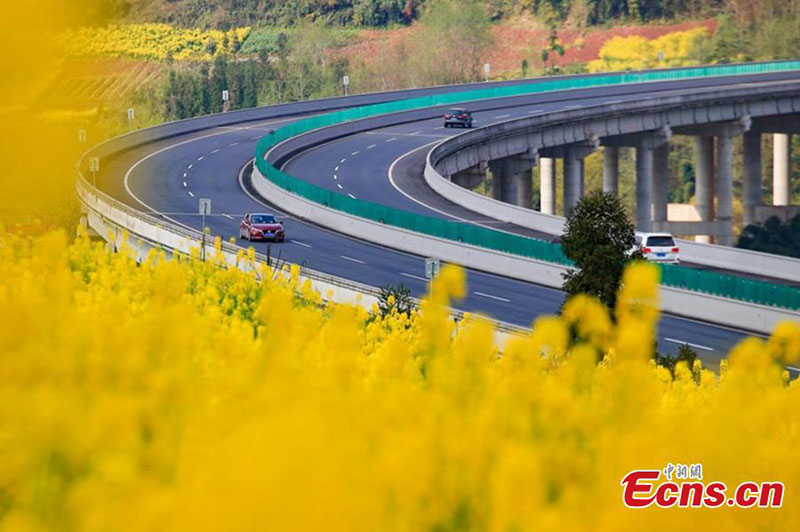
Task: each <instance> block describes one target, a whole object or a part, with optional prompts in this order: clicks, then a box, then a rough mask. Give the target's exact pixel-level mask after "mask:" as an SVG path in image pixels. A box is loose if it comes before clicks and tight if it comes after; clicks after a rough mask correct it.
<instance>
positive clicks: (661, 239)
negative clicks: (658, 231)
mask: <svg viewBox="0 0 800 532" xmlns="http://www.w3.org/2000/svg"><path fill="white" fill-rule="evenodd" d="M647 245H648V246H649V247H651V248H671V247H673V246H674V245H675V241H674V240H672V237H671V236H650V237H647Z"/></svg>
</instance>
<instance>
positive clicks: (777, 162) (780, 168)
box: [772, 133, 792, 205]
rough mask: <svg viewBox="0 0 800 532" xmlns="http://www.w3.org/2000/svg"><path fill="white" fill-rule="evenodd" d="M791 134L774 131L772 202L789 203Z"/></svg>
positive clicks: (778, 203) (777, 203)
mask: <svg viewBox="0 0 800 532" xmlns="http://www.w3.org/2000/svg"><path fill="white" fill-rule="evenodd" d="M791 145H792V137H791V135H787V134H786V133H775V136H774V147H773V154H772V204H773V205H789V204H790V203H791V197H790V194H789V190H790V188H789V174H790V169H791V159H790V157H789V156H790V147H791Z"/></svg>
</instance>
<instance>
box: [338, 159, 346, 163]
mask: <svg viewBox="0 0 800 532" xmlns="http://www.w3.org/2000/svg"><path fill="white" fill-rule="evenodd" d="M346 160H347V159H342V160H341V161H339V164H342V163H343V162H345V161H346Z"/></svg>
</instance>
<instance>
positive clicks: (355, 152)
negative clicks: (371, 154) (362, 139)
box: [350, 150, 358, 157]
mask: <svg viewBox="0 0 800 532" xmlns="http://www.w3.org/2000/svg"><path fill="white" fill-rule="evenodd" d="M354 155H358V150H356V151H354V152H353V153H351V154H350V157H352V156H354Z"/></svg>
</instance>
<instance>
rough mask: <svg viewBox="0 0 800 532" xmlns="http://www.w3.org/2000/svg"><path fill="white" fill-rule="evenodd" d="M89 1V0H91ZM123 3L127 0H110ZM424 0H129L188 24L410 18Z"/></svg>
mask: <svg viewBox="0 0 800 532" xmlns="http://www.w3.org/2000/svg"><path fill="white" fill-rule="evenodd" d="M85 1H88V0H85ZM114 1H116V3H121V0H105V2H108V3H113V2H114ZM422 1H423V0H417V1H415V0H129V2H130V7H131V9H130V12H131V13H130V15H129V16H130V17H131V18H133V19H136V20H157V21H160V22H168V23H172V24H177V25H179V26H185V27H195V26H202V27H213V28H219V29H228V28H231V27H235V26H293V25H295V24H300V23H303V22H315V21H319V22H323V23H325V24H334V25H340V26H343V25H356V26H387V25H390V24H407V23H409V22H411V20H412V19H413V18H414V16H415V14H416V12H417V9H418V7H419V5H420V4H422Z"/></svg>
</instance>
